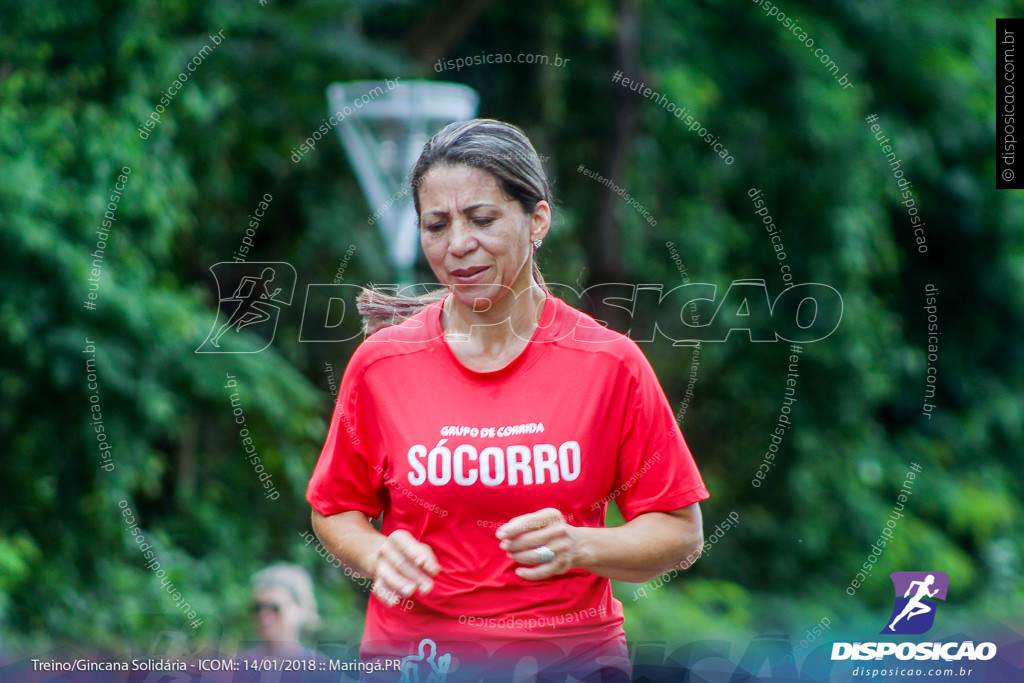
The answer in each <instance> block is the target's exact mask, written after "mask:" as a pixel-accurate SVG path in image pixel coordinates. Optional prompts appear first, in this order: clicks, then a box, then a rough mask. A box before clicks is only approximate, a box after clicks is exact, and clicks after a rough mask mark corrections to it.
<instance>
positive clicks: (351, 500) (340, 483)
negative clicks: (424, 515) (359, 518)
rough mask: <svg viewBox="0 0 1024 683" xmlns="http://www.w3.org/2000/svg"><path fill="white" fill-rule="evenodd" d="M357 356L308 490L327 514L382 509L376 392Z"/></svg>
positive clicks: (372, 513)
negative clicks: (367, 385) (373, 422)
mask: <svg viewBox="0 0 1024 683" xmlns="http://www.w3.org/2000/svg"><path fill="white" fill-rule="evenodd" d="M357 355H358V351H357V353H356V354H355V355H354V356H353V360H352V361H350V363H349V366H348V367H347V368H346V370H345V375H344V377H343V378H342V381H341V387H340V389H339V394H338V402H337V403H336V404H335V407H334V415H333V416H332V418H331V427H330V429H329V430H328V432H327V441H326V442H325V443H324V447H323V450H322V451H321V452H320V459H319V460H318V461H317V463H316V468H315V469H314V470H313V476H312V477H311V478H310V480H309V486H308V487H307V489H306V500H308V501H309V504H310V505H312V506H313V509H314V510H316V511H317V512H319V513H320V514H322V515H324V516H325V517H327V516H330V515H335V514H338V513H339V512H347V511H350V510H358V511H360V512H363V513H365V514H367V515H369V516H370V517H377V516H378V515H379V514H380V513H381V511H382V510H383V508H384V500H383V497H382V491H383V488H384V485H383V471H384V470H383V468H382V466H381V465H380V464H379V463H376V462H375V461H374V457H373V454H374V450H375V449H374V448H373V446H372V443H371V442H372V440H373V437H372V432H373V430H372V429H371V428H370V427H371V425H370V424H369V423H368V422H367V416H368V415H370V414H372V410H371V406H372V397H371V396H370V395H369V392H367V391H366V390H365V384H364V383H363V378H364V373H363V372H361V371H360V368H359V367H358V363H357V362H356V356H357Z"/></svg>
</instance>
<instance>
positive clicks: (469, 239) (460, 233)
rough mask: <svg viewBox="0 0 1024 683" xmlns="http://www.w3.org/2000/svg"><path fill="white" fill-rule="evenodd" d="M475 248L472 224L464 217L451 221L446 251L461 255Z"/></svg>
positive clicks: (453, 254) (457, 255)
mask: <svg viewBox="0 0 1024 683" xmlns="http://www.w3.org/2000/svg"><path fill="white" fill-rule="evenodd" d="M475 248H476V236H475V235H474V234H473V226H472V224H471V223H470V222H469V221H468V220H466V219H465V218H462V217H460V218H457V219H456V220H455V221H453V222H452V227H451V229H450V230H449V236H448V253H449V254H451V255H452V256H456V257H461V256H465V255H466V254H468V253H469V252H471V251H473V250H474V249H475Z"/></svg>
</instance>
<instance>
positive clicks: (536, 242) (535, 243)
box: [533, 240, 544, 249]
mask: <svg viewBox="0 0 1024 683" xmlns="http://www.w3.org/2000/svg"><path fill="white" fill-rule="evenodd" d="M542 244H544V242H543V241H541V240H534V241H533V248H534V249H540V245H542Z"/></svg>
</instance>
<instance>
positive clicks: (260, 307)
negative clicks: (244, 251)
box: [196, 261, 297, 353]
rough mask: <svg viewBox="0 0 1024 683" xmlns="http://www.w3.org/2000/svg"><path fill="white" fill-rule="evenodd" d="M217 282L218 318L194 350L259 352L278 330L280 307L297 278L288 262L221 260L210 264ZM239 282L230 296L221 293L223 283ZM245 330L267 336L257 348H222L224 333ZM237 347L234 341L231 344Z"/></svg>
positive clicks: (288, 298) (285, 303) (286, 302)
mask: <svg viewBox="0 0 1024 683" xmlns="http://www.w3.org/2000/svg"><path fill="white" fill-rule="evenodd" d="M210 272H211V273H213V279H214V280H215V281H216V282H217V295H218V299H219V304H218V307H217V318H216V319H215V320H214V321H213V328H212V329H211V330H210V333H209V334H208V335H207V336H206V340H205V341H204V342H203V343H202V344H200V345H199V348H197V349H196V353H258V352H260V351H262V350H263V349H265V348H267V347H268V346H270V344H271V343H272V342H273V341H274V333H275V332H276V331H277V322H278V319H279V317H280V314H281V307H282V306H290V305H291V303H292V294H294V292H295V281H296V279H297V276H296V273H295V268H293V267H292V265H291V264H290V263H284V262H280V261H278V262H262V263H236V262H232V261H223V262H221V263H216V264H214V265H212V266H210ZM233 282H238V284H237V285H235V287H234V290H233V292H232V294H231V296H224V292H225V291H227V290H225V289H224V285H225V284H227V283H233ZM245 329H248V330H249V331H251V332H254V333H255V334H256V335H258V336H261V337H263V338H264V339H266V343H264V344H263V346H261V347H260V348H258V349H247V350H245V351H228V350H225V349H224V348H223V346H224V342H225V339H224V336H225V335H229V336H228V338H229V339H230V338H231V337H238V335H239V334H240V333H241V332H242V330H245ZM232 346H233V347H234V348H237V344H232Z"/></svg>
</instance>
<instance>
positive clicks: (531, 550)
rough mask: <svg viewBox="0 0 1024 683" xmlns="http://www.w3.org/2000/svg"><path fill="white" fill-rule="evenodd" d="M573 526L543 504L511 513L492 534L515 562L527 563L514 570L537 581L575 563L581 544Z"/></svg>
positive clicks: (559, 572)
mask: <svg viewBox="0 0 1024 683" xmlns="http://www.w3.org/2000/svg"><path fill="white" fill-rule="evenodd" d="M576 529H577V527H574V526H570V525H569V524H567V523H566V521H565V518H564V517H563V516H562V513H561V512H559V511H558V510H556V509H555V508H544V509H543V510H538V511H537V512H531V513H529V514H526V515H520V516H518V517H513V518H512V519H510V520H509V521H508V522H506V523H505V524H503V525H501V526H500V527H498V530H497V531H496V532H495V536H497V537H498V540H499V541H500V546H501V549H502V550H504V551H505V552H506V553H507V554H508V556H509V557H510V558H512V560H513V561H514V562H517V563H519V564H522V565H526V566H524V567H519V568H518V569H516V574H517V575H518V576H520V577H521V578H524V579H527V580H530V581H539V580H540V579H546V578H549V577H552V576H557V575H558V574H564V573H565V572H567V571H569V570H570V569H573V568H574V567H576V566H578V562H577V560H578V556H579V554H580V552H581V548H580V540H579V538H578V535H577V533H576Z"/></svg>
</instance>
